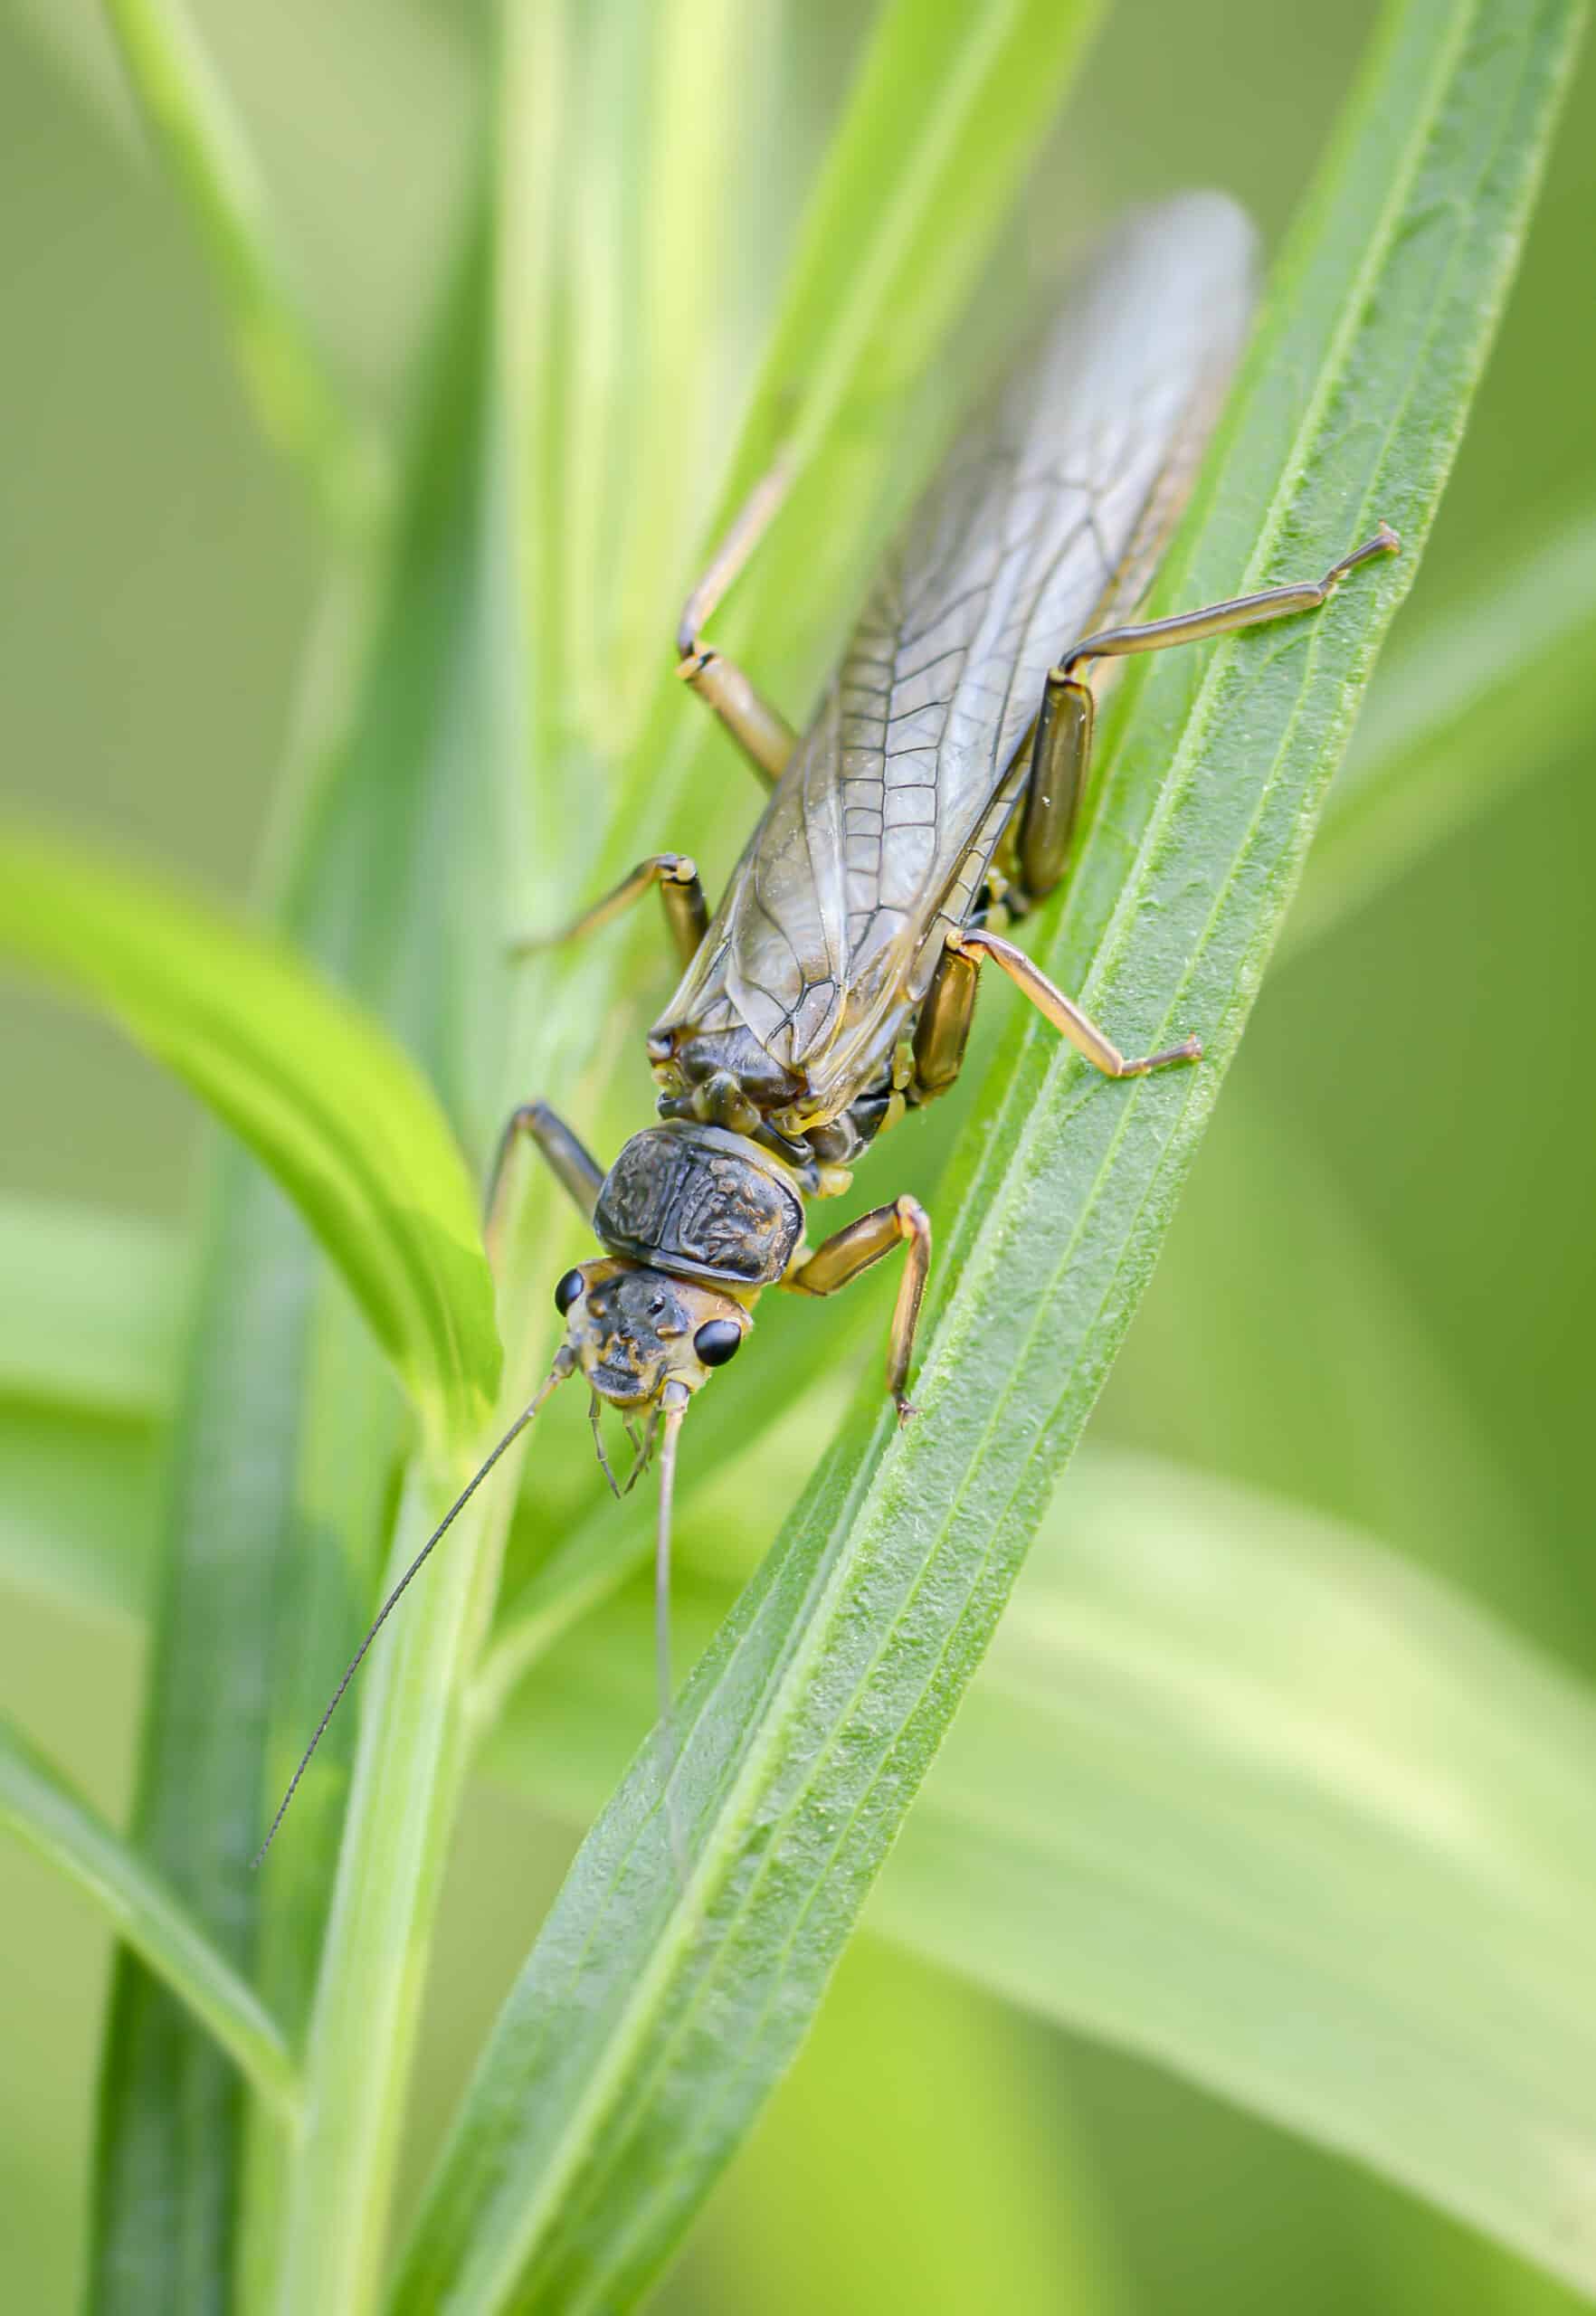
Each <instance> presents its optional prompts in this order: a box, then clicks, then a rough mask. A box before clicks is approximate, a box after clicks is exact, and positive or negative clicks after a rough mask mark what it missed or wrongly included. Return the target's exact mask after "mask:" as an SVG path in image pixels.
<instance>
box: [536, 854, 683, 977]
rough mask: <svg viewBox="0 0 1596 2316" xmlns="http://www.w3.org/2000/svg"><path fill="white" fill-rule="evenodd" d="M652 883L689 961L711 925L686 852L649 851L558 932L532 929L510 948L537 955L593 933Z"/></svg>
mask: <svg viewBox="0 0 1596 2316" xmlns="http://www.w3.org/2000/svg"><path fill="white" fill-rule="evenodd" d="M651 885H658V886H659V887H660V900H661V901H662V902H663V903H664V906H665V923H666V925H667V927H668V929H669V931H670V937H671V939H672V940H673V941H674V943H675V944H676V950H677V954H678V955H679V957H680V959H681V962H682V963H683V964H684V965H690V964H691V963H692V961H693V959H694V957H695V956H696V955H697V954H698V946H699V944H700V943H701V942H702V940H703V938H704V935H705V934H706V933H708V930H709V905H708V902H707V901H706V900H705V898H704V887H703V886H702V885H701V884H700V883H699V881H698V868H697V865H696V864H695V863H694V862H693V861H692V860H691V859H689V857H688V855H687V854H686V853H685V852H655V853H651V854H650V856H649V858H648V859H646V860H640V861H639V862H638V864H637V867H636V868H635V869H632V870H631V871H630V872H629V873H628V874H627V875H626V876H624V877H622V879H621V882H620V883H619V884H618V885H617V886H615V887H614V888H613V890H612V891H610V892H607V893H605V894H604V896H603V898H602V899H601V900H596V901H594V905H593V906H592V907H591V908H588V909H584V910H583V912H582V915H581V916H578V917H575V918H574V919H573V920H572V922H571V923H570V924H569V925H562V926H561V928H560V930H559V931H558V932H557V933H534V934H529V935H527V938H526V939H525V940H522V941H518V942H517V943H516V944H515V945H514V947H513V949H512V950H511V953H510V954H511V955H512V956H517V957H530V956H535V955H536V954H537V952H538V951H539V950H541V949H553V948H556V947H557V946H558V945H559V944H560V943H562V942H564V941H579V940H581V939H582V938H583V937H584V935H587V934H589V933H596V932H597V931H598V929H599V927H600V926H601V925H608V924H609V923H610V921H611V919H612V918H613V917H617V916H620V915H621V913H622V910H623V909H629V908H630V907H631V906H632V903H633V901H637V900H641V898H642V897H643V895H644V894H645V893H646V892H647V891H648V889H649V887H650V886H651Z"/></svg>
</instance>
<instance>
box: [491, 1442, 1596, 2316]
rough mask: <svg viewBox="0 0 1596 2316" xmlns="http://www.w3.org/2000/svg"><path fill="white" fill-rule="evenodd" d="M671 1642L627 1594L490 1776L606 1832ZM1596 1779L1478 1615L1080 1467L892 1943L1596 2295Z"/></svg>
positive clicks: (1413, 1577) (1279, 1523) (694, 1590)
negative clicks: (1172, 2074) (1227, 2102)
mask: <svg viewBox="0 0 1596 2316" xmlns="http://www.w3.org/2000/svg"><path fill="white" fill-rule="evenodd" d="M690 1524H691V1523H690V1519H689V1528H690ZM700 1584H701V1580H700ZM687 1595H688V1597H687V1602H686V1606H687V1609H688V1611H689V1615H692V1614H694V1613H695V1612H696V1614H697V1616H698V1618H699V1619H706V1618H708V1617H710V1616H712V1615H713V1613H714V1606H713V1604H714V1603H715V1602H717V1601H720V1602H724V1600H725V1599H726V1598H727V1595H726V1592H725V1590H724V1588H721V1587H717V1588H705V1589H703V1590H700V1588H699V1587H698V1586H691V1585H689V1587H688V1588H687ZM648 1622H649V1604H648V1601H647V1599H646V1598H645V1597H643V1595H642V1594H641V1592H640V1593H637V1594H634V1595H632V1596H631V1597H629V1598H628V1599H627V1600H626V1601H625V1602H624V1603H623V1604H622V1605H621V1606H620V1607H618V1608H617V1609H611V1610H607V1611H606V1612H605V1613H604V1614H603V1616H602V1617H601V1618H598V1619H596V1620H595V1621H594V1626H593V1628H587V1629H584V1631H583V1633H582V1634H581V1635H579V1636H577V1637H575V1639H574V1640H573V1641H572V1643H571V1644H569V1645H568V1646H567V1647H565V1648H563V1649H562V1650H561V1651H560V1652H559V1653H558V1654H557V1655H556V1656H555V1657H553V1658H551V1659H550V1660H549V1662H548V1664H547V1666H546V1668H545V1672H544V1675H543V1676H542V1677H540V1678H539V1679H538V1680H537V1681H536V1682H532V1683H529V1684H528V1685H527V1686H526V1688H525V1689H524V1690H523V1691H522V1692H521V1693H520V1694H519V1696H518V1699H517V1701H516V1704H515V1705H514V1706H513V1707H512V1709H511V1712H510V1714H509V1717H508V1721H507V1723H506V1724H505V1725H504V1727H503V1728H502V1729H501V1731H500V1732H499V1733H498V1734H497V1735H496V1736H495V1738H494V1739H493V1740H492V1742H491V1744H490V1748H489V1753H488V1757H487V1760H488V1766H489V1770H491V1771H492V1772H494V1773H496V1774H498V1775H500V1776H505V1777H508V1778H509V1779H511V1780H513V1781H514V1782H515V1784H516V1785H517V1786H518V1788H519V1789H521V1790H523V1791H527V1792H529V1793H532V1794H534V1795H536V1796H537V1797H538V1798H539V1799H541V1800H542V1801H544V1802H545V1803H546V1804H552V1806H554V1807H555V1808H558V1809H560V1810H562V1811H565V1812H566V1813H576V1812H580V1813H582V1814H584V1815H585V1814H587V1812H588V1811H589V1810H591V1808H593V1807H594V1805H595V1804H596V1803H597V1802H598V1801H600V1800H601V1799H602V1798H603V1794H604V1792H605V1791H606V1789H607V1788H608V1785H609V1783H610V1782H611V1781H612V1780H613V1776H614V1775H615V1773H616V1772H617V1770H619V1769H620V1767H621V1766H622V1763H623V1761H624V1760H625V1757H626V1753H627V1751H628V1750H629V1748H630V1746H631V1745H632V1742H634V1740H635V1739H636V1737H637V1736H638V1734H639V1733H640V1732H641V1731H643V1730H644V1729H646V1727H647V1725H648V1723H649V1721H650V1719H651V1713H652V1709H653V1706H652V1694H651V1687H652V1685H651V1680H650V1676H649V1661H648ZM1593 1770H1596V1707H1593V1706H1592V1704H1591V1699H1590V1697H1589V1695H1588V1694H1586V1693H1584V1692H1582V1691H1581V1690H1580V1689H1578V1688H1577V1687H1576V1686H1575V1685H1573V1684H1572V1682H1570V1681H1569V1679H1568V1678H1567V1677H1566V1675H1563V1674H1561V1673H1559V1672H1557V1671H1554V1670H1553V1668H1552V1667H1551V1666H1549V1665H1548V1664H1546V1663H1545V1662H1544V1660H1542V1659H1540V1658H1537V1657H1536V1656H1534V1655H1533V1654H1532V1653H1531V1652H1530V1651H1529V1650H1527V1649H1526V1648H1525V1646H1524V1645H1523V1643H1522V1642H1520V1641H1517V1640H1515V1639H1514V1638H1512V1637H1509V1635H1508V1633H1507V1631H1506V1628H1503V1627H1502V1626H1500V1625H1498V1624H1496V1622H1494V1621H1493V1620H1492V1619H1490V1618H1487V1617H1486V1616H1484V1615H1483V1614H1482V1613H1481V1611H1480V1610H1479V1609H1478V1608H1477V1607H1476V1606H1474V1605H1472V1604H1471V1603H1470V1602H1469V1601H1468V1599H1467V1597H1466V1596H1465V1595H1463V1594H1461V1593H1459V1592H1457V1591H1455V1590H1451V1589H1450V1588H1449V1587H1447V1586H1445V1585H1442V1584H1440V1583H1439V1582H1437V1581H1436V1580H1434V1579H1433V1578H1430V1577H1427V1576H1425V1575H1423V1574H1422V1573H1420V1571H1416V1570H1415V1569H1414V1568H1413V1567H1412V1566H1411V1564H1410V1563H1408V1562H1405V1561H1401V1560H1399V1559H1398V1558H1397V1557H1396V1556H1395V1555H1394V1554H1392V1553H1390V1552H1383V1551H1382V1550H1381V1549H1380V1548H1379V1547H1377V1546H1375V1545H1373V1544H1371V1543H1368V1542H1364V1541H1363V1540H1362V1539H1360V1538H1357V1537H1354V1535H1352V1534H1351V1533H1349V1532H1348V1531H1346V1530H1345V1529H1344V1528H1342V1527H1340V1526H1338V1525H1336V1524H1335V1523H1331V1522H1329V1521H1326V1520H1324V1519H1322V1518H1319V1517H1316V1516H1315V1515H1312V1514H1307V1513H1306V1512H1303V1511H1301V1510H1298V1509H1295V1508H1293V1507H1290V1506H1287V1505H1285V1504H1279V1503H1277V1502H1275V1501H1273V1500H1272V1499H1270V1498H1268V1497H1266V1496H1263V1495H1259V1494H1256V1493H1255V1492H1253V1491H1251V1490H1249V1489H1243V1488H1240V1487H1236V1486H1234V1485H1228V1484H1225V1483H1221V1482H1219V1481H1215V1480H1213V1479H1211V1478H1207V1477H1204V1476H1202V1475H1199V1474H1197V1473H1195V1472H1193V1471H1192V1470H1190V1469H1189V1468H1184V1467H1181V1466H1175V1465H1173V1464H1167V1463H1164V1462H1162V1461H1158V1460H1154V1459H1151V1458H1144V1457H1126V1456H1122V1455H1107V1454H1104V1453H1103V1452H1101V1451H1098V1452H1096V1453H1089V1452H1088V1453H1083V1454H1082V1456H1081V1457H1080V1458H1079V1459H1078V1464H1077V1465H1076V1466H1074V1467H1073V1468H1072V1471H1071V1475H1070V1478H1069V1485H1068V1486H1067V1487H1066V1488H1064V1489H1063V1490H1062V1491H1061V1492H1060V1494H1059V1497H1058V1498H1057V1499H1056V1500H1055V1502H1054V1504H1053V1505H1052V1506H1051V1508H1050V1511H1049V1512H1048V1514H1047V1515H1046V1516H1045V1518H1044V1519H1043V1522H1042V1523H1041V1526H1040V1530H1039V1532H1038V1534H1037V1538H1036V1542H1035V1543H1034V1545H1033V1546H1032V1549H1031V1557H1030V1559H1029V1561H1028V1562H1027V1564H1026V1568H1025V1571H1024V1573H1023V1575H1022V1576H1021V1580H1020V1582H1019V1584H1018V1586H1017V1587H1016V1590H1015V1594H1014V1599H1013V1601H1012V1605H1011V1608H1010V1610H1009V1613H1008V1615H1007V1616H1006V1617H1005V1618H1004V1620H1003V1623H1002V1628H1001V1630H1000V1631H999V1633H998V1636H997V1637H996V1639H995V1641H994V1642H993V1648H992V1651H991V1653H990V1655H989V1656H988V1657H987V1659H986V1661H985V1663H984V1664H983V1666H982V1667H981V1670H980V1672H979V1673H978V1674H977V1675H976V1676H975V1679H974V1682H973V1683H972V1685H971V1689H970V1694H969V1697H968V1700H967V1703H966V1705H965V1708H964V1711H963V1712H961V1713H960V1715H959V1717H958V1719H957V1721H956V1722H955V1724H954V1727H953V1729H952V1730H951V1732H949V1735H948V1739H947V1742H946V1744H945V1746H944V1748H943V1750H942V1752H941V1753H940V1754H939V1756H938V1758H937V1761H936V1766H935V1768H934V1769H933V1770H932V1772H931V1775H930V1777H929V1778H928V1780H927V1781H926V1789H925V1792H924V1794H923V1795H922V1797H921V1799H920V1800H919V1801H918V1802H917V1804H916V1806H915V1808H914V1809H913V1810H912V1811H911V1812H910V1814H909V1817H908V1819H907V1823H906V1825H905V1827H904V1829H903V1832H902V1834H901V1836H900V1837H899V1839H898V1844H897V1846H895V1848H894V1850H893V1854H892V1856H891V1858H890V1860H889V1861H888V1865H887V1867H886V1869H885V1871H884V1873H883V1875H882V1877H881V1880H880V1882H879V1884H878V1886H877V1889H876V1891H875V1894H874V1895H873V1896H872V1898H871V1901H870V1904H869V1909H868V1910H867V1913H866V1915H865V1922H866V1924H867V1926H869V1927H871V1928H873V1929H875V1930H877V1931H879V1932H886V1933H888V1935H890V1936H891V1937H892V1938H894V1939H896V1940H897V1941H898V1942H899V1943H900V1944H902V1945H904V1946H906V1947H907V1948H909V1949H911V1950H912V1951H916V1952H917V1953H921V1954H924V1955H926V1956H928V1957H930V1958H931V1959H933V1960H936V1961H938V1962H941V1963H942V1964H944V1965H945V1966H946V1967H947V1968H949V1969H953V1970H958V1971H960V1972H961V1973H963V1974H964V1976H966V1977H968V1978H970V1979H973V1980H974V1982H975V1983H976V1984H978V1985H980V1986H983V1987H984V1988H986V1989H988V1990H989V1991H992V1992H994V1993H998V1994H1002V1995H1003V1996H1005V1997H1007V1998H1009V1999H1011V2000H1012V2001H1014V2002H1017V2003H1020V2004H1022V2005H1023V2006H1024V2007H1025V2008H1028V2009H1031V2010H1032V2011H1034V2012H1036V2013H1037V2014H1038V2015H1040V2016H1043V2017H1050V2018H1055V2019H1058V2020H1059V2021H1060V2022H1061V2023H1063V2024H1065V2025H1067V2026H1070V2027H1072V2028H1075V2029H1077V2030H1078V2031H1080V2032H1083V2033H1086V2034H1090V2035H1094V2036H1098V2037H1100V2038H1101V2039H1103V2040H1104V2041H1107V2042H1110V2043H1113V2044H1116V2045H1121V2046H1124V2047H1126V2048H1129V2049H1133V2050H1135V2051H1138V2052H1140V2053H1142V2054H1143V2055H1145V2056H1147V2057H1150V2058H1154V2059H1155V2060H1157V2061H1159V2062H1160V2063H1162V2064H1165V2065H1168V2066H1172V2067H1174V2068H1176V2069H1178V2070H1180V2071H1182V2072H1183V2073H1185V2074H1191V2075H1192V2076H1194V2077H1195V2078H1196V2079H1197V2080H1199V2081H1200V2082H1203V2083H1208V2084H1209V2085H1210V2086H1211V2087H1212V2088H1214V2089H1216V2090H1218V2091H1220V2092H1221V2093H1224V2094H1225V2095H1226V2096H1228V2097H1230V2098H1231V2099H1234V2100H1236V2101H1238V2102H1240V2103H1241V2104H1243V2105H1246V2106H1248V2107H1250V2108H1253V2109H1255V2110H1256V2111H1257V2112H1260V2113H1262V2114H1265V2115H1268V2116H1269V2117H1270V2118H1271V2119H1273V2120H1274V2121H1278V2122H1281V2123H1284V2124H1286V2125H1287V2126H1288V2127H1289V2128H1290V2129H1292V2130H1295V2131H1299V2132H1301V2133H1303V2134H1304V2135H1305V2136H1307V2137H1309V2138H1311V2139H1313V2140H1316V2141H1318V2142H1319V2143H1320V2144H1322V2145H1325V2146H1329V2147H1334V2148H1336V2149H1339V2150H1343V2151H1344V2152H1347V2153H1351V2154H1354V2155H1355V2156H1356V2157H1358V2158H1359V2159H1361V2160H1362V2161H1363V2162H1366V2163H1368V2164H1369V2165H1371V2166H1372V2167H1373V2168H1374V2169H1377V2170H1379V2171H1380V2172H1382V2174H1384V2175H1385V2176H1386V2177H1388V2178H1393V2179H1399V2180H1401V2181H1402V2182H1403V2183H1404V2184H1406V2185H1407V2186H1409V2187H1411V2188H1415V2189H1416V2190H1417V2191H1418V2192H1420V2194H1423V2195H1426V2196H1429V2197H1431V2198H1432V2199H1433V2200H1434V2201H1435V2202H1437V2203H1439V2204H1440V2205H1441V2206H1442V2207H1444V2208H1446V2209H1447V2210H1449V2211H1450V2212H1452V2213H1454V2214H1456V2215H1457V2216H1458V2217H1459V2218H1461V2219H1463V2220H1465V2221H1466V2222H1468V2224H1469V2225H1470V2226H1475V2227H1477V2228H1481V2229H1483V2230H1485V2231H1486V2232H1487V2233H1488V2234H1491V2235H1495V2236H1496V2237H1497V2238H1499V2239H1500V2240H1501V2241H1502V2242H1504V2243H1506V2244H1510V2245H1514V2246H1515V2248H1516V2249H1517V2250H1519V2251H1521V2252H1523V2253H1524V2254H1526V2255H1527V2256H1528V2257H1530V2258H1532V2259H1534V2260H1538V2261H1539V2262H1540V2263H1541V2264H1543V2265H1544V2266H1546V2267H1548V2268H1550V2269H1552V2270H1553V2271H1554V2272H1555V2273H1559V2274H1561V2275H1563V2276H1564V2277H1566V2278H1567V2279H1568V2280H1569V2281H1570V2282H1571V2283H1573V2284H1575V2285H1576V2286H1577V2287H1579V2288H1581V2289H1582V2290H1584V2291H1587V2292H1589V2291H1591V2289H1592V2288H1593V2287H1596V2238H1592V2236H1591V2231H1590V2230H1588V2229H1584V2228H1578V2229H1571V2228H1570V2227H1569V2226H1568V2225H1567V2213H1568V2205H1567V2195H1568V2182H1569V2180H1570V2179H1571V2178H1583V2177H1585V2176H1587V2174H1588V2172H1589V2169H1590V2167H1591V2163H1592V2161H1596V2094H1593V2093H1592V2087H1591V2086H1592V2083H1596V2069H1593V2067H1592V2064H1591V2060H1592V2049H1591V2044H1592V2028H1591V2016H1590V2004H1589V2001H1588V1998H1587V1985H1586V1980H1587V1972H1586V1970H1585V1959H1584V1958H1585V1951H1586V1949H1587V1947H1588V1944H1589V1925H1590V1922H1591V1916H1592V1912H1593V1909H1596V1838H1593V1836H1592V1828H1591V1819H1590V1811H1589V1809H1588V1808H1587V1807H1586V1802H1585V1796H1586V1795H1587V1794H1588V1792H1589V1790H1590V1787H1591V1777H1592V1773H1593Z"/></svg>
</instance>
